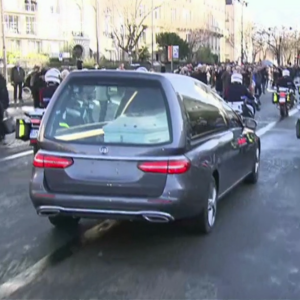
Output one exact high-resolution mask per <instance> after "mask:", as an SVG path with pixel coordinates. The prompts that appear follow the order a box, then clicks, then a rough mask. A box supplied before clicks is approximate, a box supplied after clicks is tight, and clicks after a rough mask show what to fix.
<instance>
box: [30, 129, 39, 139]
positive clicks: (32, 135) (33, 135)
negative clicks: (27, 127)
mask: <svg viewBox="0 0 300 300" xmlns="http://www.w3.org/2000/svg"><path fill="white" fill-rule="evenodd" d="M38 132H39V130H38V129H31V131H30V137H29V138H30V139H36V138H37V136H38Z"/></svg>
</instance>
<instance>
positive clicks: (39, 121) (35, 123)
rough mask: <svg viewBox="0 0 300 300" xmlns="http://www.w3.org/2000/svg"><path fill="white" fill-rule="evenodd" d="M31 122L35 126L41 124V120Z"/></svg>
mask: <svg viewBox="0 0 300 300" xmlns="http://www.w3.org/2000/svg"><path fill="white" fill-rule="evenodd" d="M30 122H31V124H33V125H40V124H41V120H40V119H31V120H30Z"/></svg>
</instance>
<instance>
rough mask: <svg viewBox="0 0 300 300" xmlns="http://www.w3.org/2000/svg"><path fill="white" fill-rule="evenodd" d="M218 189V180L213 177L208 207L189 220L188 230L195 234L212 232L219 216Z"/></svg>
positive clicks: (207, 202)
mask: <svg viewBox="0 0 300 300" xmlns="http://www.w3.org/2000/svg"><path fill="white" fill-rule="evenodd" d="M217 201H218V189H217V185H216V180H215V178H214V177H213V176H212V177H211V182H210V190H209V195H208V199H207V201H206V205H205V207H204V208H203V210H202V212H201V213H200V214H198V215H197V216H195V217H193V218H192V219H190V220H189V223H188V230H189V231H191V232H193V233H197V234H199V233H204V234H208V233H210V232H211V231H212V229H213V227H214V225H215V222H216V215H217Z"/></svg>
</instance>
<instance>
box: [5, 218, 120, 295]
mask: <svg viewBox="0 0 300 300" xmlns="http://www.w3.org/2000/svg"><path fill="white" fill-rule="evenodd" d="M118 224H119V222H118V221H114V220H105V221H103V222H101V223H100V224H97V225H95V226H94V227H92V228H90V229H88V230H86V231H85V232H84V233H83V235H82V236H81V239H80V242H81V246H84V245H86V244H87V243H89V242H93V241H94V240H96V239H98V238H100V237H102V235H103V234H105V233H106V232H107V231H109V230H110V229H112V227H115V226H117V225H118ZM56 251H57V249H56V250H54V251H53V252H52V254H49V255H46V256H44V257H43V258H42V259H40V260H39V261H38V262H36V263H35V264H34V265H32V266H31V267H29V268H27V269H26V270H24V271H23V272H21V273H20V274H18V275H17V276H15V277H14V278H11V279H9V280H8V281H6V282H4V283H3V284H1V285H0V299H4V298H8V297H10V296H11V295H12V294H13V293H15V292H16V291H17V290H19V289H20V288H23V287H25V286H26V285H28V284H29V283H31V282H33V281H34V280H35V279H36V278H38V277H39V276H40V275H41V274H42V273H43V272H44V271H45V269H46V268H47V267H48V266H49V265H50V264H51V260H52V259H51V256H52V255H53V253H55V252H56Z"/></svg>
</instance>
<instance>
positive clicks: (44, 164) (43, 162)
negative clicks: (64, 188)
mask: <svg viewBox="0 0 300 300" xmlns="http://www.w3.org/2000/svg"><path fill="white" fill-rule="evenodd" d="M72 164H73V159H72V158H67V157H59V156H52V155H44V154H39V153H37V154H36V155H35V157H34V160H33V166H34V167H36V168H44V169H49V168H53V169H65V168H68V167H70V166H71V165H72Z"/></svg>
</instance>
